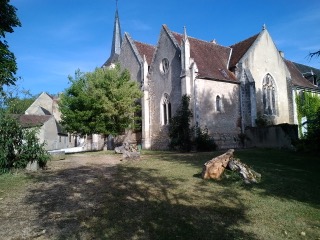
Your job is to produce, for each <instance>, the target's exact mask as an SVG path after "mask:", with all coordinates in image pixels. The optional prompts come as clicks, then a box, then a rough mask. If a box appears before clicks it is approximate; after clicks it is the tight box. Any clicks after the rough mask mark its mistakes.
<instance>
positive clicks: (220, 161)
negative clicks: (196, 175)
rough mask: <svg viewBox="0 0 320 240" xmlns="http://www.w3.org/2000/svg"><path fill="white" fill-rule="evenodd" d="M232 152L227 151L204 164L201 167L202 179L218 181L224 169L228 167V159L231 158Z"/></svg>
mask: <svg viewBox="0 0 320 240" xmlns="http://www.w3.org/2000/svg"><path fill="white" fill-rule="evenodd" d="M233 152H234V149H229V150H228V151H227V152H226V153H224V154H222V155H220V156H218V157H215V158H213V159H211V160H210V161H208V162H206V163H205V164H204V165H203V169H202V174H201V175H202V178H203V179H217V180H219V179H220V178H221V175H222V173H223V172H224V170H225V168H226V167H227V166H228V163H229V161H230V159H231V158H233Z"/></svg>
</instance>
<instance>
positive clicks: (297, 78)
mask: <svg viewBox="0 0 320 240" xmlns="http://www.w3.org/2000/svg"><path fill="white" fill-rule="evenodd" d="M284 61H285V63H286V65H287V67H288V69H289V71H290V74H291V79H292V84H293V85H294V86H299V87H304V88H312V89H317V87H316V86H315V85H313V84H312V83H311V82H309V81H308V80H307V79H305V78H304V77H303V76H302V73H301V72H300V71H299V69H298V68H297V67H296V65H295V64H294V63H293V62H291V61H289V60H286V59H284Z"/></svg>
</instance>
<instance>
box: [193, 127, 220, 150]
mask: <svg viewBox="0 0 320 240" xmlns="http://www.w3.org/2000/svg"><path fill="white" fill-rule="evenodd" d="M194 143H195V146H196V149H197V151H200V152H201V151H214V150H216V149H217V144H216V143H215V142H214V140H213V139H212V138H211V137H210V136H209V134H208V129H207V128H205V129H201V128H200V127H198V126H197V127H196V137H195V140H194Z"/></svg>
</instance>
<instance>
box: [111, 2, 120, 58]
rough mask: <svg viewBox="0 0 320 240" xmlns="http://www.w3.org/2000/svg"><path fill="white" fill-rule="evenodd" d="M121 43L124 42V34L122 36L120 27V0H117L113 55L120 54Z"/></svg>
mask: <svg viewBox="0 0 320 240" xmlns="http://www.w3.org/2000/svg"><path fill="white" fill-rule="evenodd" d="M121 43H122V36H121V27H120V20H119V13H118V0H116V14H115V18H114V27H113V38H112V48H111V56H113V55H114V54H117V55H119V54H120V47H121ZM111 56H110V57H111Z"/></svg>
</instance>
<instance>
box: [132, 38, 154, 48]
mask: <svg viewBox="0 0 320 240" xmlns="http://www.w3.org/2000/svg"><path fill="white" fill-rule="evenodd" d="M133 41H134V42H135V43H141V44H144V45H148V46H150V47H153V48H156V46H155V45H152V44H149V43H145V42H141V41H137V40H133Z"/></svg>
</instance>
